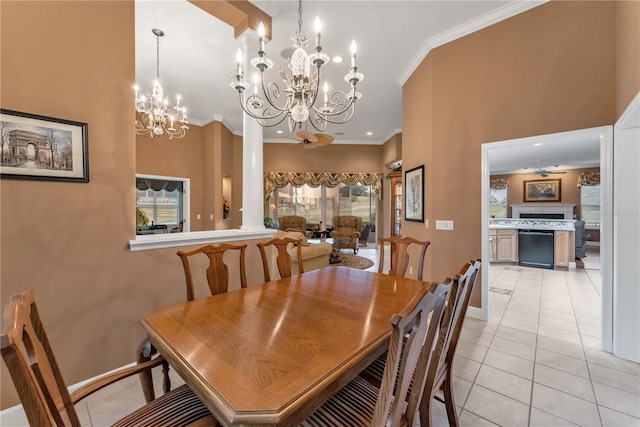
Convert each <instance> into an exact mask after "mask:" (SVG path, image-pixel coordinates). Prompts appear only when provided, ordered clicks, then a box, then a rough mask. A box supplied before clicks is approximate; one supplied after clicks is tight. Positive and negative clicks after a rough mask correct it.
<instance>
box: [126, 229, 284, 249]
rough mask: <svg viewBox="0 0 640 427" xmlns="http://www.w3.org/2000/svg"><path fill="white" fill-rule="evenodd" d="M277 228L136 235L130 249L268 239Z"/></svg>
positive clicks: (130, 241) (130, 242) (131, 241)
mask: <svg viewBox="0 0 640 427" xmlns="http://www.w3.org/2000/svg"><path fill="white" fill-rule="evenodd" d="M276 231H277V230H275V229H272V228H262V229H254V230H246V229H245V230H243V229H233V230H216V231H213V230H212V231H191V232H187V233H165V234H150V235H145V236H136V238H135V240H129V250H130V251H131V252H135V251H146V250H150V249H163V248H173V247H177V246H189V245H206V244H209V243H222V242H233V241H238V240H252V239H267V238H270V237H271V236H273V233H275V232H276Z"/></svg>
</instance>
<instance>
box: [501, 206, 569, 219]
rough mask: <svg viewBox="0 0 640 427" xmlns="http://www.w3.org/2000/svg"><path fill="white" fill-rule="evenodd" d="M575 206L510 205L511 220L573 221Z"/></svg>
mask: <svg viewBox="0 0 640 427" xmlns="http://www.w3.org/2000/svg"><path fill="white" fill-rule="evenodd" d="M575 206H576V205H568V204H558V203H553V204H550V203H527V204H524V205H511V217H512V218H523V219H524V218H527V219H531V218H535V219H573V210H574V208H575Z"/></svg>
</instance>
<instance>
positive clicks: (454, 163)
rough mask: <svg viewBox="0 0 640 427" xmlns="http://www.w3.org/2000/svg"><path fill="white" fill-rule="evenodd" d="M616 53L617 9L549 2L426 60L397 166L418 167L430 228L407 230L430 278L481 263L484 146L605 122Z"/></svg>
mask: <svg viewBox="0 0 640 427" xmlns="http://www.w3.org/2000/svg"><path fill="white" fill-rule="evenodd" d="M615 52H616V4H615V3H610V2H555V1H554V2H550V3H547V4H544V5H542V6H540V7H537V8H535V9H532V10H530V11H528V12H526V13H523V14H521V15H518V16H515V17H513V18H511V19H508V20H506V21H503V22H500V23H498V24H496V25H493V26H491V27H488V28H486V29H483V30H481V31H479V32H476V33H474V34H471V35H469V36H466V37H464V38H462V39H459V40H456V41H454V42H452V43H449V44H447V45H444V46H442V47H439V48H437V49H434V50H433V51H432V52H431V53H430V54H429V55H428V57H427V59H426V60H425V61H423V63H422V64H421V66H420V67H419V68H418V69H417V70H416V72H415V73H414V74H413V75H412V76H411V78H410V79H409V80H408V82H407V83H406V84H405V85H404V87H403V158H404V161H403V163H404V168H405V169H409V168H411V167H413V166H416V165H419V164H425V169H426V170H425V175H426V191H425V193H426V217H427V218H428V219H429V220H430V224H431V228H429V229H425V228H424V225H422V224H404V227H405V230H406V231H407V233H406V234H407V235H413V236H414V237H417V238H424V239H428V240H430V241H431V242H432V245H431V247H430V248H429V252H428V257H429V259H428V261H429V262H428V264H429V269H428V270H427V272H426V278H427V279H434V280H439V279H442V278H444V277H446V276H450V275H452V274H453V273H455V272H456V271H457V270H458V269H459V268H460V266H461V265H462V263H463V262H465V261H466V260H468V259H470V258H477V257H479V256H480V252H481V249H480V231H481V221H480V204H481V200H480V193H481V191H480V177H481V171H480V166H481V160H480V151H481V144H483V143H486V142H493V141H501V140H506V139H513V138H519V137H525V136H530V135H538V134H547V133H554V132H561V131H567V130H573V129H582V128H588V127H594V126H601V125H606V124H612V123H613V122H614V121H615V118H616V115H615V93H616V73H615V63H616V61H615V59H616V56H615ZM636 90H637V89H636ZM410 160H411V163H410ZM438 219H447V220H453V221H454V230H453V231H440V230H438V231H436V230H434V229H433V223H434V221H435V220H438ZM403 234H404V233H403ZM479 290H480V287H478V288H477V289H476V291H477V292H476V293H475V296H476V298H474V301H472V304H473V305H476V306H477V305H479V298H478V295H479Z"/></svg>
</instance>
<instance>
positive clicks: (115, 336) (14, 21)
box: [0, 1, 263, 409]
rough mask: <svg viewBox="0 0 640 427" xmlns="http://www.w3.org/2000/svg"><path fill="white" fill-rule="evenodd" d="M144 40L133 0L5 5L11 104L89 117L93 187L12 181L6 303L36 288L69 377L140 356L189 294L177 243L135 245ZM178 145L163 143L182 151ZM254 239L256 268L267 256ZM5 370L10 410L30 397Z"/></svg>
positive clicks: (6, 203) (4, 57)
mask: <svg viewBox="0 0 640 427" xmlns="http://www.w3.org/2000/svg"><path fill="white" fill-rule="evenodd" d="M134 37H135V36H134V3H133V2H132V1H118V2H112V1H108V2H99V1H88V2H80V1H78V2H8V1H3V2H0V40H1V41H2V49H1V52H0V64H1V65H0V66H1V68H0V72H1V75H2V79H1V82H0V90H1V95H2V108H7V109H11V110H17V111H24V112H29V113H34V114H40V115H45V116H51V117H58V118H63V119H68V120H75V121H80V122H86V123H88V125H89V167H90V182H89V183H87V184H76V183H62V182H45V181H17V180H2V181H1V182H0V185H1V191H0V201H1V207H0V209H1V211H0V214H1V218H2V222H1V232H0V245H1V247H2V251H1V253H0V264H1V266H2V270H1V280H2V283H1V290H0V301H1V302H2V304H4V303H6V302H7V301H8V299H9V296H10V295H13V294H15V293H16V292H18V291H19V290H20V289H22V288H24V287H33V288H34V290H35V294H36V298H37V301H38V307H39V310H40V314H41V316H42V318H43V320H44V324H45V326H46V328H47V332H48V335H49V340H50V341H51V343H52V346H53V349H54V351H55V352H56V356H57V360H58V364H59V365H60V368H61V370H62V374H63V377H64V379H65V381H66V382H67V383H68V384H74V383H76V382H78V381H82V380H85V379H87V378H90V377H92V376H94V375H98V374H100V373H103V372H106V371H108V370H111V369H113V368H116V367H118V366H122V365H125V364H127V363H130V362H131V361H133V360H134V355H135V350H136V347H137V346H138V344H139V343H140V341H141V340H142V339H143V338H144V336H145V333H144V330H143V329H142V327H141V326H140V325H139V320H140V318H141V317H142V316H144V315H145V314H146V313H149V312H150V311H152V310H153V309H155V308H158V307H161V306H165V305H169V304H172V303H175V302H179V301H183V300H184V299H185V289H184V273H183V271H182V266H181V264H180V262H179V260H178V257H177V256H176V250H177V248H171V249H163V250H151V251H143V252H130V251H129V249H128V245H127V242H128V240H129V239H133V238H135V232H134V230H135V216H134V210H135V209H134V208H135V192H134V185H133V183H134V182H135V174H136V154H137V153H136V137H135V134H134V126H133V118H134V108H133V100H134V99H133V98H134V94H133V91H132V90H131V87H132V84H133V82H134V80H135V72H134V66H135V65H134V59H135V55H134V45H135V43H134ZM105 52H107V53H105ZM105 58H108V61H106V62H105ZM191 130H192V131H193V132H194V134H195V133H198V130H197V128H196V127H193V128H192V129H191ZM175 143H178V144H179V143H180V142H179V141H170V142H167V143H164V142H163V143H161V144H160V145H157V146H156V147H155V149H158V150H161V151H162V150H165V149H167V150H168V151H169V152H170V153H171V155H174V154H176V152H177V151H179V150H176V152H174V151H173V150H171V148H172V147H175V146H174V145H173V144H175ZM141 149H142V150H144V148H141ZM169 157H170V156H169ZM189 161H191V160H189ZM247 243H248V244H249V249H248V250H247V265H255V263H260V262H261V261H260V255H259V252H258V249H257V248H256V247H255V242H253V241H249V242H247ZM247 273H248V280H249V283H250V284H255V283H259V282H262V281H263V278H262V275H261V272H260V271H259V270H257V269H254V270H250V271H248V272H247ZM1 370H2V371H1V374H2V375H1V382H0V389H1V395H0V399H1V401H0V408H2V409H4V408H7V407H10V406H13V405H15V404H17V403H18V399H17V395H16V393H15V389H14V387H13V385H12V383H11V379H10V377H9V375H8V372H7V370H6V367H5V365H4V363H2V368H1Z"/></svg>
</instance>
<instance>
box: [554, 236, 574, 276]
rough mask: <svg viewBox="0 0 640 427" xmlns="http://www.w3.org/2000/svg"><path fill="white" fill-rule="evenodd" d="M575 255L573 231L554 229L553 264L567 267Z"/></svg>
mask: <svg viewBox="0 0 640 427" xmlns="http://www.w3.org/2000/svg"><path fill="white" fill-rule="evenodd" d="M575 257H576V246H575V231H556V232H554V235H553V266H554V267H569V263H570V262H574V260H575Z"/></svg>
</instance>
